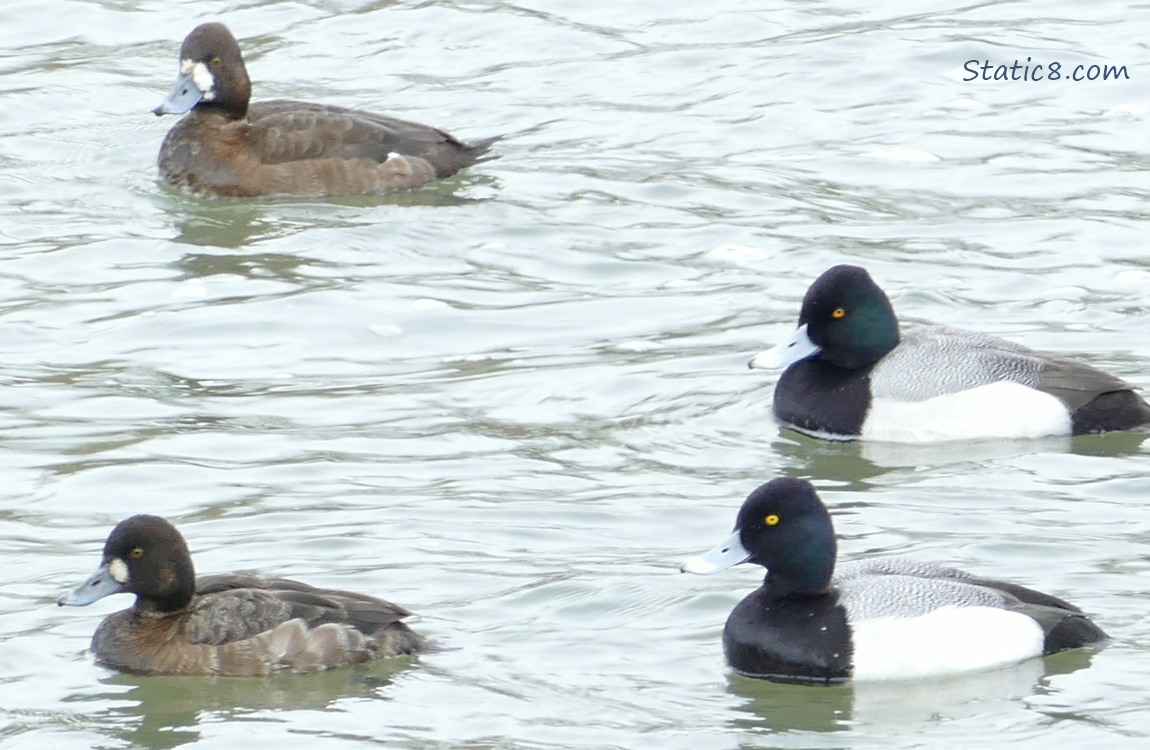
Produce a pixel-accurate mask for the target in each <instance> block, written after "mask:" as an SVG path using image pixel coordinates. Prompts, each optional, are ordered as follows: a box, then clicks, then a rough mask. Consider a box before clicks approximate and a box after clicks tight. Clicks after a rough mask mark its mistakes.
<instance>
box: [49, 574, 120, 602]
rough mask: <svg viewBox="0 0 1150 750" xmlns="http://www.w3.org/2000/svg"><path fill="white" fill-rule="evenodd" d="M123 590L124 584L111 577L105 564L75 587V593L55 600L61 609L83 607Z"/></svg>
mask: <svg viewBox="0 0 1150 750" xmlns="http://www.w3.org/2000/svg"><path fill="white" fill-rule="evenodd" d="M123 590H124V584H122V583H120V582H119V581H117V580H116V579H115V578H113V577H112V571H111V570H109V569H108V566H107V565H106V564H105V565H101V566H100V567H99V568H97V569H96V572H95V573H93V574H92V577H91V578H89V579H88V580H86V581H84V582H83V583H81V584H80V585H79V586H78V587H76V590H75V591H73V592H72V593H70V594H65V595H64V596H61V597H60V598H59V599H57V600H56V603H57V604H59V605H60V606H61V607H83V606H86V605H88V604H91V603H92V602H94V601H98V600H100V599H103V598H104V597H105V596H111V595H112V594H118V593H120V592H121V591H123Z"/></svg>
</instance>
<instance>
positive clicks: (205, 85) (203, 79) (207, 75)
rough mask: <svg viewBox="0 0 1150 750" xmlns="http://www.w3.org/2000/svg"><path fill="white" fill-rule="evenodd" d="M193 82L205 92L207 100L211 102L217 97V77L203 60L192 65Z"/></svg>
mask: <svg viewBox="0 0 1150 750" xmlns="http://www.w3.org/2000/svg"><path fill="white" fill-rule="evenodd" d="M181 67H182V64H181ZM192 83H194V84H196V88H198V89H199V90H200V91H202V92H203V94H204V100H205V101H209V102H210V101H211V100H212V99H215V98H216V79H215V78H213V77H212V73H211V71H209V70H208V66H207V65H204V64H203V63H202V62H198V63H196V64H195V65H193V66H192Z"/></svg>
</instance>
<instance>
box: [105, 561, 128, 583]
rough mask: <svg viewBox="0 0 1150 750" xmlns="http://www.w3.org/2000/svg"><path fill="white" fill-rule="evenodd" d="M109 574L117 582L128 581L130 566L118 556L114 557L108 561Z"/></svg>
mask: <svg viewBox="0 0 1150 750" xmlns="http://www.w3.org/2000/svg"><path fill="white" fill-rule="evenodd" d="M108 574H109V575H111V576H112V580H113V581H115V582H116V583H127V582H128V566H127V564H126V563H125V562H124V561H123V560H121V559H120V558H118V557H113V558H112V561H111V562H110V563H108Z"/></svg>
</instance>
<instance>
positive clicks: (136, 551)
mask: <svg viewBox="0 0 1150 750" xmlns="http://www.w3.org/2000/svg"><path fill="white" fill-rule="evenodd" d="M129 554H130V555H131V556H132V557H143V556H144V550H142V549H141V548H139V547H136V548H135V549H133V550H132V551H131V552H130V553H129Z"/></svg>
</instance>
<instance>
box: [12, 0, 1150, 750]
mask: <svg viewBox="0 0 1150 750" xmlns="http://www.w3.org/2000/svg"><path fill="white" fill-rule="evenodd" d="M1038 8H1039V6H1037V5H1033V4H1030V5H1028V4H1018V3H1007V2H998V3H984V4H977V5H953V4H945V3H928V4H926V5H922V6H919V8H918V9H917V10H914V11H907V10H904V9H903V8H902V6H900V5H898V4H896V3H889V2H877V1H876V2H871V3H868V4H863V5H859V4H857V3H856V4H851V3H834V2H831V3H786V4H777V3H772V4H762V5H759V6H755V5H748V4H746V3H739V2H728V1H726V0H720V1H719V2H717V3H707V4H698V3H687V2H681V0H674V1H672V2H665V3H659V4H648V3H634V4H622V3H594V4H571V3H550V4H548V3H539V2H535V3H527V4H523V3H519V4H509V3H504V2H499V1H496V2H491V3H453V2H447V3H442V2H441V3H433V4H432V3H404V2H397V3H356V2H313V3H288V4H283V3H271V2H266V1H262V0H257V1H256V2H251V3H246V4H244V6H243V7H242V8H241V9H236V10H231V11H229V10H228V8H227V5H226V4H223V3H207V4H204V3H195V4H193V3H182V2H181V3H166V2H165V3H161V2H155V1H154V0H153V1H151V2H147V1H143V0H140V1H137V0H129V1H125V2H112V0H104V1H103V2H95V1H92V2H64V1H63V0H42V1H40V2H37V3H30V2H11V3H6V4H4V5H3V7H2V8H0V91H2V92H3V95H4V101H5V108H4V112H3V114H0V136H2V138H0V316H2V322H3V325H0V352H3V356H2V357H0V361H2V364H0V378H2V379H3V382H4V385H5V387H4V389H3V391H2V395H0V404H2V407H3V408H2V409H0V427H2V429H0V462H2V465H3V473H2V474H0V476H2V477H3V484H2V485H0V538H2V539H3V540H4V542H5V543H4V544H3V545H0V565H2V566H3V568H4V569H5V570H6V575H5V584H4V585H3V586H2V587H0V745H3V746H4V747H5V748H6V749H7V748H24V747H28V748H33V747H35V748H41V747H44V746H47V745H51V746H53V747H59V748H71V747H109V748H112V747H175V746H180V745H185V744H195V745H198V746H203V747H213V746H229V747H231V746H235V745H236V744H237V743H242V742H245V741H250V738H252V737H253V733H254V736H257V737H259V739H260V741H266V742H268V743H274V744H275V745H276V746H277V747H283V748H288V747H297V746H298V747H304V746H306V747H343V746H348V747H351V746H364V745H383V746H388V747H392V746H394V747H413V748H432V747H471V748H488V747H500V748H576V747H587V748H607V747H615V748H647V747H659V748H680V747H682V748H741V747H783V748H791V747H793V748H798V747H804V748H806V747H820V748H836V747H844V748H872V747H874V748H899V747H930V748H951V747H956V746H974V745H979V746H985V745H989V746H999V745H1006V744H1008V743H1009V744H1010V745H1011V746H1013V747H1019V748H1027V747H1035V748H1037V747H1042V748H1046V747H1052V746H1054V747H1069V746H1074V747H1084V748H1085V747H1107V748H1112V747H1121V746H1130V747H1140V746H1142V744H1143V743H1144V741H1145V739H1144V738H1145V737H1146V735H1147V734H1148V733H1150V719H1147V714H1146V712H1145V709H1144V706H1145V704H1146V702H1147V700H1148V699H1150V690H1148V688H1147V687H1146V684H1145V683H1146V680H1145V675H1146V674H1147V673H1148V672H1150V650H1148V647H1147V643H1148V641H1150V626H1148V625H1147V624H1146V623H1147V617H1146V610H1147V584H1146V575H1147V569H1148V568H1150V565H1148V563H1147V559H1148V550H1150V515H1148V514H1147V512H1146V510H1145V503H1146V498H1147V497H1148V496H1150V470H1148V469H1150V465H1148V462H1147V450H1146V448H1145V447H1144V446H1143V444H1142V440H1141V439H1140V437H1138V436H1130V435H1113V436H1103V437H1088V438H1078V439H1074V440H1053V441H1043V442H1039V443H1019V444H1013V443H1008V444H992V445H966V446H946V447H943V448H938V447H935V448H929V447H928V448H908V447H898V446H857V445H836V444H826V443H819V442H815V441H811V440H808V439H806V438H802V437H799V436H796V435H793V434H790V433H786V432H781V431H780V430H779V429H778V428H777V427H776V426H774V424H773V423H772V422H771V420H770V415H769V401H770V393H771V386H772V384H773V381H774V377H773V376H772V375H770V374H767V373H761V372H749V371H747V370H746V369H745V366H744V363H745V360H746V358H747V357H748V356H749V355H751V354H753V353H755V352H756V351H759V350H760V349H762V348H763V347H764V346H765V345H767V344H768V343H770V342H772V341H777V340H778V339H779V338H780V337H781V336H782V335H783V334H784V332H786V331H788V330H789V329H790V328H791V327H792V326H793V325H794V319H795V316H796V314H797V309H798V303H799V300H800V299H801V296H802V294H803V292H804V290H805V288H806V286H807V284H809V282H810V281H811V280H812V279H813V278H814V277H815V276H816V275H818V273H820V272H821V271H822V270H823V269H825V268H826V267H827V266H829V265H831V264H834V263H838V262H843V261H851V262H857V263H861V264H864V265H866V266H867V267H868V268H870V269H871V271H872V273H873V274H874V275H875V276H876V278H878V279H879V280H880V282H881V283H882V284H883V285H884V286H885V287H886V288H887V289H888V290H890V291H891V292H892V293H893V296H894V301H895V305H896V308H897V309H898V310H899V312H900V313H901V315H902V317H903V318H904V319H905V320H907V321H909V322H926V321H930V322H943V323H950V324H953V325H959V326H963V327H968V328H974V329H979V330H984V331H988V332H992V333H996V334H1000V335H1004V336H1007V337H1009V338H1012V339H1016V340H1020V341H1025V342H1026V343H1029V344H1031V345H1033V346H1037V347H1040V348H1044V349H1049V350H1054V351H1058V352H1063V353H1066V354H1072V355H1076V356H1081V357H1083V358H1086V359H1088V360H1089V361H1092V362H1094V363H1095V364H1097V365H1098V366H1100V367H1104V368H1105V369H1107V370H1110V371H1112V372H1114V373H1116V374H1118V375H1121V376H1123V377H1126V378H1127V379H1129V380H1131V381H1133V382H1135V383H1136V384H1138V385H1139V386H1141V387H1142V388H1144V389H1146V388H1150V376H1148V375H1147V374H1146V372H1147V367H1146V363H1148V362H1150V339H1148V338H1147V337H1146V335H1145V331H1146V327H1147V315H1148V309H1147V303H1146V290H1147V288H1150V263H1148V262H1147V260H1146V252H1145V227H1146V223H1147V220H1148V218H1150V216H1148V211H1147V208H1146V206H1147V197H1148V189H1147V182H1146V176H1145V175H1146V165H1147V158H1148V157H1147V154H1148V153H1150V149H1148V145H1147V140H1146V136H1145V131H1146V118H1147V113H1148V112H1150V109H1148V108H1147V105H1146V100H1147V93H1148V90H1147V86H1146V83H1145V81H1144V80H1143V79H1142V77H1141V75H1140V72H1139V71H1140V70H1141V68H1140V67H1138V66H1140V65H1141V62H1142V60H1143V59H1144V57H1145V45H1144V41H1143V37H1144V35H1143V34H1142V33H1141V31H1142V30H1143V29H1144V28H1145V27H1146V26H1145V22H1146V21H1148V20H1150V18H1148V17H1147V16H1148V13H1147V10H1146V8H1144V7H1137V8H1132V7H1130V6H1128V5H1113V4H1106V3H1095V4H1092V5H1089V6H1082V5H1080V4H1072V3H1068V2H1057V3H1054V4H1045V5H1043V6H1041V11H1039V10H1038ZM208 18H221V19H222V20H225V21H227V22H228V23H229V25H230V26H231V27H232V29H233V31H235V33H236V34H237V36H239V37H240V39H241V40H242V41H243V44H244V47H245V50H246V51H247V57H248V60H249V67H250V69H251V72H252V75H253V79H254V80H255V82H256V86H257V94H256V95H257V96H261V97H273V96H295V97H300V98H309V99H321V100H324V101H330V102H332V103H337V104H345V105H350V106H362V107H367V108H371V109H376V110H380V111H386V112H391V113H396V114H402V115H405V116H407V117H410V118H412V119H415V120H419V121H423V122H429V123H433V124H437V125H440V126H443V127H446V128H448V129H450V130H452V131H453V132H455V133H456V134H457V135H460V136H463V137H468V136H481V135H486V134H489V133H494V132H506V133H508V138H507V140H506V141H505V142H504V143H502V144H500V146H499V152H500V154H501V155H502V158H501V159H499V160H498V161H495V162H491V163H488V164H484V165H481V166H479V167H477V168H475V169H473V170H471V171H469V172H468V173H466V174H464V175H462V176H460V177H457V178H455V179H452V180H450V181H447V182H444V183H442V184H440V185H438V186H436V187H435V188H434V189H429V190H424V191H421V192H419V193H415V194H412V195H403V196H395V197H391V198H386V199H378V200H376V199H371V200H368V199H347V200H333V201H318V202H317V201H309V202H298V201H264V202H246V203H238V202H236V203H211V202H203V201H196V200H191V199H188V198H185V197H182V196H177V195H173V194H171V193H169V192H168V191H166V190H165V189H164V188H163V187H161V186H159V185H158V184H157V183H156V182H155V168H154V157H155V153H156V150H157V149H158V147H159V142H160V140H161V138H162V137H163V134H164V133H165V132H166V129H167V128H168V127H169V126H170V125H171V121H170V120H166V119H165V120H158V119H156V118H154V117H152V116H151V115H150V114H149V110H150V109H151V108H152V107H153V106H155V104H156V103H157V102H158V101H159V99H160V98H162V96H163V95H164V94H166V92H167V90H168V87H169V86H170V84H171V80H172V77H173V75H174V73H175V67H176V60H175V55H176V51H177V48H178V45H179V41H180V39H182V37H183V35H184V34H185V33H187V31H188V30H189V29H190V28H191V27H192V26H193V25H194V24H195V23H198V22H200V21H202V20H207V19H208ZM1027 55H1030V56H1032V57H1033V58H1034V59H1035V60H1036V61H1038V60H1060V61H1062V62H1063V64H1064V65H1073V64H1077V63H1079V62H1086V63H1109V64H1118V65H1121V64H1125V65H1128V66H1129V68H1130V71H1131V74H1132V80H1130V81H1123V82H1109V83H1103V82H1094V83H1073V82H1067V81H1061V82H1045V83H1036V82H1025V83H1023V82H1006V83H1004V82H997V83H995V82H990V83H964V82H963V81H962V80H961V79H962V77H963V71H962V65H963V63H964V62H965V61H966V60H968V59H972V58H980V59H981V58H987V57H989V58H992V59H994V60H996V61H998V60H1002V61H1006V62H1010V61H1013V59H1014V58H1015V57H1019V58H1022V59H1024V58H1025V57H1026V56H1027ZM780 473H785V474H793V475H799V476H808V477H811V478H812V479H813V480H814V481H815V482H816V484H817V485H818V486H819V487H820V489H821V490H822V491H823V493H824V497H825V498H826V500H827V501H828V503H829V504H830V505H831V507H832V511H833V513H834V515H835V519H836V522H837V524H838V527H839V531H840V535H841V537H842V543H841V550H842V554H843V555H844V556H847V557H863V556H870V555H886V554H897V555H905V556H911V557H915V558H919V559H924V560H933V561H939V562H947V563H952V564H956V565H960V566H963V567H967V568H970V569H973V570H976V571H978V572H981V573H985V574H988V575H993V576H998V577H1004V578H1011V579H1016V580H1019V581H1020V582H1023V583H1026V584H1029V585H1033V586H1036V587H1039V588H1042V589H1044V590H1048V591H1051V592H1052V593H1056V594H1059V595H1063V596H1066V597H1068V598H1070V599H1072V600H1073V601H1075V602H1076V603H1078V604H1079V605H1081V606H1082V607H1083V608H1085V609H1086V610H1088V611H1089V612H1091V613H1092V614H1093V615H1094V616H1095V617H1096V619H1097V620H1098V622H1099V623H1100V624H1102V626H1103V627H1104V628H1106V629H1107V630H1108V632H1110V633H1111V634H1112V635H1114V636H1115V642H1114V644H1113V645H1111V646H1110V647H1109V648H1107V649H1106V650H1104V651H1102V652H1100V653H1098V654H1096V655H1093V656H1091V655H1087V654H1065V655H1061V656H1059V657H1057V658H1052V659H1047V660H1045V661H1038V662H1033V663H1030V664H1025V665H1020V666H1019V667H1017V668H1015V669H1010V670H1005V671H1003V672H1001V673H994V674H989V675H976V676H972V677H969V678H962V679H954V680H944V681H934V682H931V683H927V684H922V683H916V684H907V685H898V684H896V685H885V686H870V687H859V688H858V689H850V688H834V689H825V690H820V689H814V688H805V687H796V686H780V685H770V684H766V683H761V682H755V681H751V680H747V679H744V678H741V677H738V676H734V675H732V674H731V673H730V672H729V670H728V669H727V668H726V667H725V666H724V664H723V661H722V655H721V649H720V645H719V637H720V632H721V628H722V623H723V620H724V619H725V617H726V614H727V612H728V611H729V610H730V608H731V607H732V606H733V605H734V603H735V602H736V601H738V599H739V598H740V597H741V596H742V595H743V594H744V593H745V592H746V591H748V590H750V589H751V588H753V587H754V586H755V585H756V582H757V578H758V575H759V573H758V572H757V571H755V570H751V569H746V570H741V571H733V572H731V573H728V574H726V575H725V576H719V577H715V578H707V579H701V578H694V577H686V576H680V575H678V574H677V573H676V570H677V564H678V562H679V561H680V560H681V559H683V558H684V557H686V556H687V555H689V554H693V553H695V552H697V551H699V550H702V549H705V548H707V547H709V546H710V545H711V544H712V543H713V542H714V541H716V540H717V539H718V538H720V536H721V535H722V534H723V533H725V532H726V531H727V530H728V529H729V528H730V524H731V522H732V520H733V515H734V512H735V510H736V509H737V507H738V505H739V503H740V502H741V500H742V498H743V497H744V496H745V495H746V494H747V493H748V492H749V491H750V490H751V489H753V488H754V487H755V486H756V485H757V484H758V483H760V482H762V481H765V480H766V479H769V478H771V477H773V476H775V475H778V474H780ZM141 511H148V512H154V513H160V514H163V515H166V516H168V517H170V518H172V519H173V520H174V521H175V522H176V523H177V524H178V525H179V527H180V528H181V529H182V530H183V531H184V533H185V535H186V536H187V537H188V539H189V542H190V545H191V547H192V549H193V552H194V554H195V557H196V561H197V565H198V568H199V570H201V571H202V572H212V571H222V570H229V569H237V568H247V569H259V570H263V571H274V572H278V573H281V574H283V575H290V576H294V577H298V578H302V579H305V580H308V581H313V582H316V583H319V584H326V585H339V586H341V587H346V588H355V589H360V590H364V591H367V592H372V593H379V594H382V595H386V596H388V597H389V598H392V599H394V600H395V601H397V602H399V603H402V604H403V605H405V606H408V607H410V608H411V609H413V610H416V611H418V612H420V613H421V614H422V615H423V617H422V619H421V620H420V621H419V622H418V623H417V627H419V628H420V629H421V630H422V631H424V632H426V633H428V634H430V635H432V636H433V637H435V638H437V639H440V640H442V641H444V642H446V643H448V644H450V645H451V646H453V647H454V650H451V651H446V652H444V653H439V654H433V655H429V656H426V657H424V658H422V659H420V660H418V661H417V662H397V663H394V664H376V665H372V666H371V667H369V668H367V669H363V670H344V671H340V672H334V673H329V674H324V675H315V676H308V677H301V678H294V679H271V680H246V681H245V680H190V679H165V678H150V679H149V678H142V677H133V676H125V675H118V674H115V673H113V672H110V671H108V670H105V669H103V668H100V667H97V666H95V665H94V664H92V662H91V658H90V656H89V655H87V654H86V653H84V649H85V647H86V645H87V642H88V638H89V637H90V635H91V633H92V631H93V629H94V628H95V626H96V624H97V622H98V621H99V619H100V618H101V617H102V616H103V615H105V614H107V613H108V612H111V611H114V610H115V609H117V608H119V607H122V606H126V602H125V601H122V600H121V601H114V600H113V601H105V602H102V603H100V604H98V605H94V606H93V607H90V608H88V609H86V610H72V609H68V610H62V609H59V608H57V607H56V606H55V605H54V600H55V598H56V596H58V595H59V594H60V593H61V592H63V591H66V590H68V589H69V588H71V587H72V586H74V585H75V584H76V583H77V582H79V581H80V580H82V579H83V578H84V577H85V576H86V575H87V574H88V573H89V572H90V571H91V569H92V567H93V566H94V565H95V563H96V560H97V557H98V552H99V548H100V545H101V543H102V541H103V538H104V536H105V535H106V533H107V531H108V530H109V529H110V528H111V526H112V525H113V524H114V523H115V522H116V521H118V520H119V519H121V518H122V517H124V516H126V515H128V514H131V513H135V512H141Z"/></svg>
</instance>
